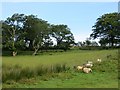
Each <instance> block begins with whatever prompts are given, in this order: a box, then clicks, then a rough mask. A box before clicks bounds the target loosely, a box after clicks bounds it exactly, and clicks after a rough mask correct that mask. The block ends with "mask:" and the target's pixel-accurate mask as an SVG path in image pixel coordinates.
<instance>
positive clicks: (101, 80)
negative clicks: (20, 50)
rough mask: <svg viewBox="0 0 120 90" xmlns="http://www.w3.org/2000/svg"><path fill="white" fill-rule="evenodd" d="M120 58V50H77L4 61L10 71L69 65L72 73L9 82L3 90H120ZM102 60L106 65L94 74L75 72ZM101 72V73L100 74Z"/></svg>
mask: <svg viewBox="0 0 120 90" xmlns="http://www.w3.org/2000/svg"><path fill="white" fill-rule="evenodd" d="M109 55H111V57H110V58H108V57H107V56H109ZM117 55H118V50H94V51H92V50H91V51H87V50H73V51H68V52H57V53H54V52H49V53H45V54H43V55H37V56H28V55H24V56H20V55H19V56H16V57H10V56H9V57H8V56H7V57H5V56H4V57H2V64H3V66H7V67H12V66H13V67H14V65H19V66H20V67H22V68H25V67H29V69H33V68H36V67H38V66H41V65H43V66H45V67H49V66H51V65H56V64H65V65H66V66H68V67H70V70H68V71H65V72H59V73H50V74H48V73H47V74H46V75H42V76H39V75H38V76H34V77H31V78H29V79H28V78H25V79H24V78H23V79H21V80H19V81H14V80H8V81H6V82H5V83H3V88H4V87H12V88H13V87H16V88H118V72H117V64H118V63H117V59H118V58H117ZM98 58H101V59H102V61H103V63H102V65H100V66H98V67H97V65H95V68H93V72H92V73H90V74H85V73H82V72H76V71H75V70H73V66H74V65H82V64H83V63H85V62H86V61H88V60H90V61H93V62H94V63H95V62H96V60H97V59H98ZM111 60H112V61H111ZM106 61H107V62H106ZM109 61H111V62H109ZM104 62H105V63H106V64H105V65H104ZM97 69H99V70H98V71H97ZM102 69H104V70H102ZM3 72H4V69H3Z"/></svg>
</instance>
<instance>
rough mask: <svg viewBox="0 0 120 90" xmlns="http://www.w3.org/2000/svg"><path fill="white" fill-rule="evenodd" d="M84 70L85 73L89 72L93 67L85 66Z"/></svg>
mask: <svg viewBox="0 0 120 90" xmlns="http://www.w3.org/2000/svg"><path fill="white" fill-rule="evenodd" d="M83 72H84V73H89V72H92V69H91V68H86V67H85V68H83Z"/></svg>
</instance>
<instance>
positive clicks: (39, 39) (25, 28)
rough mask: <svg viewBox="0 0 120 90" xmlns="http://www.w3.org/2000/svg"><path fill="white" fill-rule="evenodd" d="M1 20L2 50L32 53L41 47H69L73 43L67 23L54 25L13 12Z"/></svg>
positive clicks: (14, 53) (33, 16)
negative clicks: (30, 51) (31, 51)
mask: <svg viewBox="0 0 120 90" xmlns="http://www.w3.org/2000/svg"><path fill="white" fill-rule="evenodd" d="M1 22H2V45H3V47H2V48H3V49H4V50H11V51H13V56H15V55H16V54H17V50H33V51H34V53H33V55H36V53H37V52H38V51H39V50H41V49H43V48H44V49H46V50H47V49H48V48H50V47H52V46H53V43H54V42H53V38H54V39H55V41H56V43H57V44H56V45H54V48H56V49H63V50H67V49H69V47H70V45H71V44H73V43H74V36H73V34H72V32H71V31H70V29H69V28H68V26H67V25H63V24H60V25H54V24H50V23H48V22H47V21H45V20H42V19H40V18H37V16H35V15H24V14H18V13H16V14H13V15H12V16H11V17H8V18H7V19H6V20H5V21H1Z"/></svg>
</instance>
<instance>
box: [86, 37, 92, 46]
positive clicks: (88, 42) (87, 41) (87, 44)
mask: <svg viewBox="0 0 120 90" xmlns="http://www.w3.org/2000/svg"><path fill="white" fill-rule="evenodd" d="M85 44H86V46H90V45H91V41H90V40H89V39H88V38H87V39H86V40H85Z"/></svg>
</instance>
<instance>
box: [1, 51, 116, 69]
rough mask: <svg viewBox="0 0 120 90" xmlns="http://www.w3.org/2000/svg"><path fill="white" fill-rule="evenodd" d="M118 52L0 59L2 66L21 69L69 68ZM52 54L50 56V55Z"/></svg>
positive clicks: (73, 53) (47, 54) (76, 52)
mask: <svg viewBox="0 0 120 90" xmlns="http://www.w3.org/2000/svg"><path fill="white" fill-rule="evenodd" d="M117 53H118V50H94V51H89V50H80V51H79V50H74V51H68V52H57V53H46V54H43V55H38V56H32V55H24V56H20V55H19V56H16V57H12V56H11V57H10V56H8V57H5V56H3V57H2V64H3V65H4V64H5V65H10V66H11V65H15V64H19V65H22V66H23V67H25V66H29V67H35V66H39V65H48V66H49V65H53V64H57V63H60V64H63V63H64V64H67V65H69V66H73V65H82V64H83V63H85V62H86V61H88V60H90V61H93V62H96V60H97V59H98V58H101V59H102V60H106V57H107V56H108V55H112V56H115V57H116V55H117ZM51 54H52V55H51Z"/></svg>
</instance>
